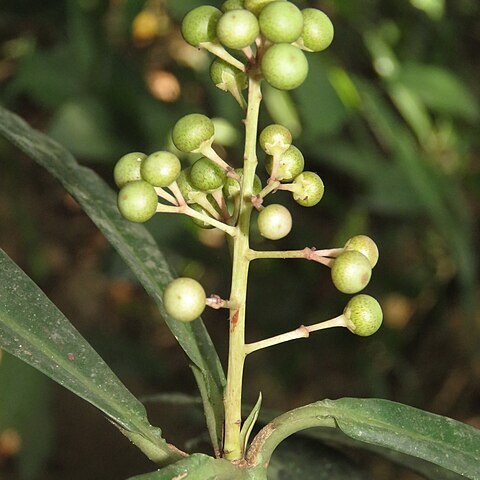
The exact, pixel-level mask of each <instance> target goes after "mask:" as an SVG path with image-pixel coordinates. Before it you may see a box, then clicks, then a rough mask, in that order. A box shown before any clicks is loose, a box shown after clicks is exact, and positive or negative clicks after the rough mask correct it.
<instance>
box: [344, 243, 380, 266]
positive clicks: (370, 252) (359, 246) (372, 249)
mask: <svg viewBox="0 0 480 480" xmlns="http://www.w3.org/2000/svg"><path fill="white" fill-rule="evenodd" d="M343 248H344V249H345V250H356V251H357V252H360V253H363V255H365V256H366V257H367V258H368V260H369V261H370V265H371V266H372V268H373V267H374V266H375V265H376V264H377V262H378V247H377V244H376V243H375V242H374V241H373V240H372V239H371V238H370V237H367V236H366V235H355V236H354V237H352V238H351V239H350V240H348V241H347V243H346V244H345V246H344V247H343Z"/></svg>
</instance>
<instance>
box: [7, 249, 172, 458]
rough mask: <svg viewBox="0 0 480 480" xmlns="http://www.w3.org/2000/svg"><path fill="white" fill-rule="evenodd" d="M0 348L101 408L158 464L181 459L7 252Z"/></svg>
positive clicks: (123, 387)
mask: <svg viewBox="0 0 480 480" xmlns="http://www.w3.org/2000/svg"><path fill="white" fill-rule="evenodd" d="M0 348H2V349H4V350H6V351H7V352H9V353H11V354H12V355H14V356H15V357H17V358H19V359H21V360H23V361H24V362H26V363H28V364H29V365H32V366H33V367H35V368H36V369H38V370H40V371H41V372H43V373H44V374H45V375H47V376H49V377H50V378H52V379H53V380H55V381H56V382H58V383H59V384H60V385H62V386H64V387H65V388H68V389H69V390H71V391H72V392H74V393H76V394H77V395H78V396H80V397H81V398H83V399H84V400H86V401H88V402H90V403H91V404H92V405H95V406H96V407H97V408H98V409H100V410H101V411H102V412H103V413H105V415H107V417H108V418H110V419H111V420H112V421H113V422H114V423H115V424H116V425H118V426H119V427H120V428H121V429H122V430H123V431H124V433H125V434H126V435H127V436H128V437H129V438H130V439H131V440H132V441H133V442H134V443H135V444H136V445H138V446H139V447H140V448H141V449H142V450H143V451H144V452H145V453H147V455H148V456H149V457H150V458H151V459H152V460H155V461H157V462H159V463H164V462H165V463H168V462H170V461H172V460H176V459H178V454H176V453H174V452H173V451H172V450H171V449H170V448H169V446H168V445H167V442H166V441H165V440H164V439H163V438H162V436H161V430H160V429H158V428H155V427H152V426H151V425H150V423H149V422H148V419H147V414H146V411H145V408H144V406H143V405H142V404H141V403H140V402H139V401H138V400H137V399H136V398H135V397H134V396H133V395H132V394H131V393H130V392H129V391H128V390H127V389H126V387H125V386H124V385H123V384H122V383H121V382H120V380H119V379H118V378H117V377H116V376H115V374H114V373H113V372H112V371H111V370H110V368H109V367H108V366H107V364H106V363H105V362H104V361H103V360H102V359H101V358H100V356H99V355H98V354H97V352H96V351H95V350H94V349H93V348H92V347H91V346H90V345H89V344H88V343H87V342H86V340H85V339H84V338H83V337H82V336H81V335H80V333H79V332H78V331H77V330H76V329H75V328H74V327H73V325H72V324H71V323H70V322H69V321H68V320H67V319H66V318H65V316H64V315H63V314H62V312H60V310H58V309H57V307H56V306H55V305H54V304H53V303H52V302H51V301H50V300H49V299H48V298H47V297H46V296H45V294H44V293H43V292H42V291H41V290H40V289H39V288H38V287H37V285H35V283H34V282H33V281H32V280H31V279H30V278H29V277H28V276H27V275H26V274H25V273H24V272H23V271H22V270H21V269H20V268H19V267H18V266H17V265H16V264H15V263H14V262H13V261H12V260H11V259H10V258H9V257H8V255H7V254H6V253H5V252H4V251H3V250H1V249H0Z"/></svg>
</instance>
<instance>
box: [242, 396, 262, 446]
mask: <svg viewBox="0 0 480 480" xmlns="http://www.w3.org/2000/svg"><path fill="white" fill-rule="evenodd" d="M261 406H262V392H260V393H259V394H258V400H257V403H256V404H255V406H254V407H253V408H252V411H251V412H250V414H249V415H248V417H247V419H246V420H245V422H244V423H243V426H242V429H241V431H240V443H241V445H242V452H246V451H247V445H248V440H249V438H250V434H251V433H252V430H253V427H254V426H255V422H256V421H257V418H258V413H259V412H260V407H261Z"/></svg>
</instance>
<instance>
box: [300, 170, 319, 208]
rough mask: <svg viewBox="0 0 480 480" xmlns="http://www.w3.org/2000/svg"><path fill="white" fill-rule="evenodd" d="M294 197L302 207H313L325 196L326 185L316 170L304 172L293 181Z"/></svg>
mask: <svg viewBox="0 0 480 480" xmlns="http://www.w3.org/2000/svg"><path fill="white" fill-rule="evenodd" d="M293 185H294V186H295V190H294V191H293V192H292V193H293V199H294V200H295V201H296V202H297V203H298V204H299V205H302V207H313V206H315V205H316V204H317V203H318V202H320V200H321V199H322V198H323V194H324V193H325V186H324V184H323V181H322V179H321V178H320V177H319V176H318V175H317V174H316V173H314V172H303V173H301V174H300V175H298V176H297V177H295V179H294V181H293Z"/></svg>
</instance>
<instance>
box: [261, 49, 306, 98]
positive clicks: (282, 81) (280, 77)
mask: <svg viewBox="0 0 480 480" xmlns="http://www.w3.org/2000/svg"><path fill="white" fill-rule="evenodd" d="M261 67H262V73H263V76H264V78H265V80H266V81H267V82H268V83H269V84H270V85H271V86H272V87H275V88H278V89H279V90H292V89H294V88H297V87H299V86H300V85H301V84H302V83H303V82H304V81H305V79H306V78H307V75H308V62H307V59H306V57H305V54H304V53H303V52H302V51H301V50H300V49H298V48H297V47H295V46H293V45H290V44H288V43H277V44H275V45H272V46H271V47H270V48H269V49H268V50H267V51H266V52H265V54H264V55H263V58H262V61H261Z"/></svg>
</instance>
